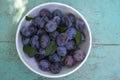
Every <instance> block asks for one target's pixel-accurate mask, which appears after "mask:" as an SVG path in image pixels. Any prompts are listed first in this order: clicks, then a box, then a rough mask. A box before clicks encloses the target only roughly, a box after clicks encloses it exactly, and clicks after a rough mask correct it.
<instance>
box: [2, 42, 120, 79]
mask: <svg viewBox="0 0 120 80" xmlns="http://www.w3.org/2000/svg"><path fill="white" fill-rule="evenodd" d="M119 49H120V45H119V46H103V45H93V47H92V51H91V54H90V56H89V58H88V60H87V61H86V63H85V64H84V65H83V66H82V67H81V68H80V69H79V70H78V71H77V72H75V73H73V74H72V75H70V76H67V77H64V78H60V79H58V80H120V75H119V74H120V68H119V67H120V64H119V63H120V54H119ZM0 78H1V80H56V79H48V78H44V77H42V76H39V75H37V74H35V73H33V72H32V71H30V70H29V69H28V68H27V67H26V66H25V65H24V64H23V63H22V62H21V60H20V59H19V57H18V54H17V51H16V48H15V43H0Z"/></svg>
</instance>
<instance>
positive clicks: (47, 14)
mask: <svg viewBox="0 0 120 80" xmlns="http://www.w3.org/2000/svg"><path fill="white" fill-rule="evenodd" d="M39 15H40V17H44V16H47V17H48V18H49V19H50V18H52V13H51V12H50V11H49V10H48V9H46V8H44V9H42V10H40V12H39Z"/></svg>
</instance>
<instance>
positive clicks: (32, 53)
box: [23, 45, 38, 57]
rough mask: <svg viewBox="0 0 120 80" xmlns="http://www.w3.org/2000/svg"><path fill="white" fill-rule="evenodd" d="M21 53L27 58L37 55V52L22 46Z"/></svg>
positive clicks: (29, 47)
mask: <svg viewBox="0 0 120 80" xmlns="http://www.w3.org/2000/svg"><path fill="white" fill-rule="evenodd" d="M23 51H24V52H25V53H26V54H28V56H30V57H33V56H34V55H36V54H38V52H37V51H36V50H35V49H34V48H33V47H31V46H28V45H24V46H23Z"/></svg>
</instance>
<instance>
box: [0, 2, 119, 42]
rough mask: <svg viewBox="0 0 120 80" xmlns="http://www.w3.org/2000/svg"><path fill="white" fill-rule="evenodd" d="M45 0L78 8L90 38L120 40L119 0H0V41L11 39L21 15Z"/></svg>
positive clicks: (13, 36) (105, 40) (106, 40)
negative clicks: (90, 32) (85, 21)
mask: <svg viewBox="0 0 120 80" xmlns="http://www.w3.org/2000/svg"><path fill="white" fill-rule="evenodd" d="M48 1H55V2H62V3H66V4H68V5H70V6H72V7H74V8H76V9H77V10H78V11H79V12H81V13H82V14H83V15H84V16H85V18H86V19H87V20H88V23H89V25H90V28H91V30H92V35H93V42H95V43H99V44H101V43H102V44H104V43H106V44H108V43H110V44H119V43H120V34H119V32H120V31H119V30H120V27H119V26H120V23H119V21H120V16H119V15H120V9H119V8H120V1H119V0H115V1H114V0H101V1H100V2H99V1H98V0H92V1H91V0H87V1H85V0H77V1H74V0H71V1H69V0H59V1H58V0H41V1H39V0H29V1H28V0H0V28H1V29H0V41H14V40H15V33H16V29H17V24H18V22H19V20H20V18H22V16H24V15H25V14H26V13H27V12H28V11H29V10H30V9H32V8H33V7H34V6H36V5H39V4H41V3H44V2H48ZM19 3H22V4H21V5H20V4H19ZM107 3H108V4H107ZM6 5H7V6H6Z"/></svg>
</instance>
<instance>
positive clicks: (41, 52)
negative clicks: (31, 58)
mask: <svg viewBox="0 0 120 80" xmlns="http://www.w3.org/2000/svg"><path fill="white" fill-rule="evenodd" d="M45 56H46V52H45V49H43V48H40V49H39V54H36V55H35V59H36V61H37V62H40V60H42V59H43V58H45Z"/></svg>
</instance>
